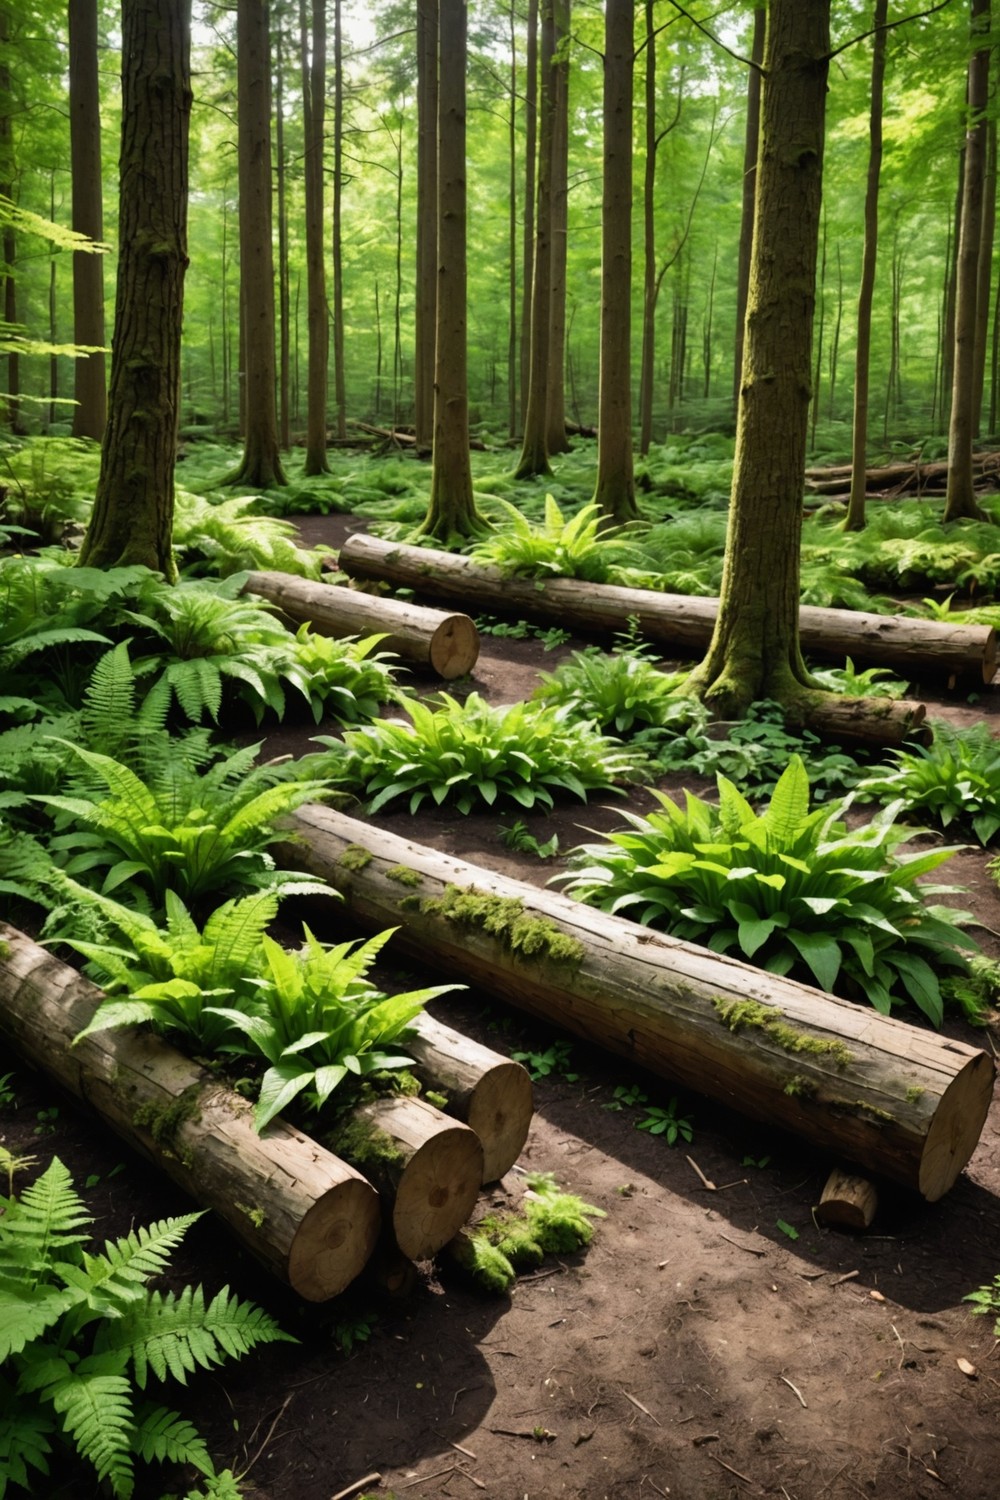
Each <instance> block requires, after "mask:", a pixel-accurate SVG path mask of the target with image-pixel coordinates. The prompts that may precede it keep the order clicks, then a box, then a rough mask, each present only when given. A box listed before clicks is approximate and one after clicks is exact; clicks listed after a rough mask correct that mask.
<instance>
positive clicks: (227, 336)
mask: <svg viewBox="0 0 1000 1500" xmlns="http://www.w3.org/2000/svg"><path fill="white" fill-rule="evenodd" d="M219 282H220V287H219V290H220V295H221V300H222V308H221V314H222V334H221V337H222V426H223V429H224V431H225V432H227V433H228V432H229V421H230V390H231V383H232V368H233V334H232V327H231V324H230V316H229V180H228V178H227V179H226V181H225V183H224V184H223V188H222V265H221V267H220V271H219Z"/></svg>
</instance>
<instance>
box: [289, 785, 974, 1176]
mask: <svg viewBox="0 0 1000 1500" xmlns="http://www.w3.org/2000/svg"><path fill="white" fill-rule="evenodd" d="M288 826H289V828H290V830H292V831H293V833H294V836H295V842H294V844H290V845H289V846H288V855H289V857H290V858H291V857H293V856H294V860H295V861H296V867H297V868H303V862H304V865H305V867H306V868H308V869H309V870H311V871H312V872H313V873H315V874H321V875H323V876H324V877H325V878H326V879H328V880H329V881H330V882H331V884H333V885H334V886H335V887H336V888H337V889H338V890H339V891H340V892H341V893H342V895H343V896H344V898H345V900H346V903H347V907H348V909H349V911H350V912H351V914H352V916H353V917H354V918H355V919H356V920H357V921H358V922H359V924H361V925H363V926H365V927H370V928H375V929H381V928H384V927H386V926H390V925H397V924H398V925H399V928H400V930H399V932H398V934H397V936H396V939H395V942H396V945H397V947H402V948H405V949H407V950H408V951H409V952H410V953H412V954H414V955H416V956H418V957H419V958H420V959H421V960H423V961H424V962H427V963H431V964H433V965H434V967H435V968H437V969H439V970H441V971H444V972H447V973H450V974H453V975H454V976H455V977H457V978H460V979H463V980H466V981H469V982H472V983H475V984H477V985H480V986H481V987H482V988H483V989H485V990H487V991H488V992H490V993H492V994H494V995H496V996H498V997H500V998H502V999H504V1000H507V1001H509V1002H510V1003H511V1004H513V1005H515V1006H517V1007H519V1008H520V1009H523V1010H525V1011H528V1012H529V1013H530V1014H532V1015H535V1016H539V1017H541V1018H543V1019H544V1020H546V1021H549V1022H551V1023H553V1024H556V1025H559V1026H562V1027H565V1028H566V1029H567V1030H568V1031H571V1032H573V1033H574V1034H576V1035H577V1036H580V1037H584V1038H586V1039H587V1040H588V1041H591V1042H595V1043H597V1044H598V1045H600V1046H603V1047H606V1048H608V1049H610V1050H611V1051H613V1052H616V1053H618V1054H620V1055H621V1056H624V1057H627V1058H629V1059H631V1060H632V1061H634V1062H635V1063H637V1064H640V1065H642V1066H643V1067H646V1068H649V1069H651V1070H652V1071H653V1072H656V1073H660V1074H662V1075H663V1076H665V1077H667V1078H670V1079H673V1080H675V1081H676V1082H678V1083H681V1084H684V1085H686V1086H688V1087H690V1088H692V1089H695V1090H698V1091H700V1092H701V1093H704V1094H708V1095H709V1096H711V1097H712V1098H715V1099H718V1100H720V1101H721V1102H722V1103H724V1104H726V1105H728V1106H731V1107H732V1108H734V1109H736V1110H739V1111H742V1112H744V1113H746V1114H748V1115H751V1116H753V1117H755V1118H757V1119H761V1120H765V1121H767V1122H768V1123H771V1124H773V1125H778V1126H781V1127H783V1128H784V1129H786V1130H790V1131H792V1132H793V1133H794V1134H796V1135H799V1136H801V1137H802V1138H804V1139H805V1140H808V1141H810V1142H811V1143H812V1144H813V1145H815V1146H817V1147H818V1148H819V1149H820V1150H821V1151H823V1152H824V1153H836V1154H837V1156H839V1157H846V1158H847V1159H848V1160H850V1161H853V1162H857V1163H861V1164H863V1166H864V1168H865V1169H866V1171H869V1172H873V1173H876V1174H878V1175H882V1176H885V1177H887V1178H890V1179H892V1180H893V1181H895V1182H899V1183H902V1184H903V1185H905V1186H906V1187H909V1188H912V1189H914V1190H916V1191H917V1192H919V1193H921V1194H922V1195H923V1196H924V1197H925V1198H926V1199H927V1200H928V1201H932V1202H933V1201H934V1200H936V1199H938V1198H940V1197H941V1196H942V1194H944V1193H946V1192H947V1191H948V1189H949V1188H950V1187H951V1186H952V1184H953V1183H954V1181H955V1179H956V1177H957V1176H958V1175H959V1173H960V1172H961V1171H962V1168H963V1167H964V1166H965V1164H966V1162H967V1161H968V1160H969V1157H970V1156H971V1155H972V1152H973V1150H974V1149H975V1146H976V1143H977V1141H978V1140H979V1135H980V1132H981V1131H982V1128H983V1124H984V1121H985V1119H986V1114H987V1111H988V1109H989V1104H990V1099H991V1096H992V1090H993V1079H994V1064H993V1061H992V1059H991V1058H990V1057H989V1055H988V1054H987V1053H986V1052H984V1051H982V1050H981V1049H979V1048H975V1047H970V1046H967V1045H966V1044H965V1043H962V1042H956V1041H952V1040H950V1039H948V1038H946V1037H942V1036H939V1035H937V1034H936V1033H934V1032H931V1031H927V1030H924V1029H922V1028H919V1027H916V1026H911V1025H909V1024H907V1023H906V1022H904V1021H899V1020H895V1019H892V1018H890V1017H886V1016H881V1015H879V1014H878V1013H877V1012H876V1011H874V1010H871V1009H869V1008H867V1007H861V1006H855V1005H852V1004H851V1003H850V1002H849V1001H846V1000H839V999H836V998H834V997H833V996H830V995H826V994H824V993H823V992H822V991H820V990H817V989H813V988H811V987H809V986H807V985H801V984H796V983H793V982H792V981H791V980H788V979H782V978H779V977H777V976H774V975H770V974H766V973H764V972H762V971H760V970H758V969H754V968H752V967H751V966H750V965H749V964H745V963H741V962H740V961H738V960H737V959H733V958H729V957H726V956H724V955H716V954H714V953H710V952H709V951H707V950H706V949H703V948H698V947H696V946H694V945H693V944H690V943H685V942H681V941H680V940H679V939H675V938H670V937H667V936H665V935H663V934H661V933H657V932H654V931H652V930H651V929H649V928H645V927H641V926H639V925H638V924H637V923H633V922H629V921H625V920H623V919H622V918H619V917H612V916H609V915H607V914H605V913H603V912H600V911H597V910H595V909H594V908H593V907H588V906H584V905H583V904H581V903H578V902H575V901H572V900H570V899H569V898H568V897H565V896H561V895H556V894H554V893H552V892H549V891H543V890H538V889H537V888H535V887H534V886H531V885H528V884H525V883H523V882H520V881H514V880H509V879H506V878H505V877H503V876H500V875H496V874H494V873H493V872H491V871H489V870H486V869H483V868H481V867H479V866H476V865H472V864H468V863H466V862H464V861H461V860H457V859H453V858H450V857H448V856H444V855H441V854H439V853H438V852H437V851H435V850H433V849H429V848H426V847H424V846H422V845H419V844H414V843H411V842H409V841H408V840H406V839H403V838H400V837H399V836H397V835H395V834H392V833H388V832H386V831H385V830H384V829H381V828H376V827H373V826H371V825H369V824H365V823H361V822H359V821H357V820H356V819H353V818H348V817H346V816H344V815H343V814H341V813H337V812H334V811H332V810H330V809H328V808H323V807H319V806H315V805H309V806H306V807H303V808H300V809H299V810H298V812H297V813H295V814H294V815H293V817H292V818H291V819H290V820H289V821H288ZM278 852H279V857H280V855H281V853H282V851H281V850H280V849H279V851H278ZM401 867H407V868H408V869H410V870H411V871H412V872H413V879H414V884H413V885H412V886H411V888H410V889H409V891H408V892H407V893H406V894H402V893H401V891H400V885H399V879H398V872H399V869H400V868H401ZM389 872H391V875H390V873H389ZM393 877H394V878H393ZM529 955H530V956H529Z"/></svg>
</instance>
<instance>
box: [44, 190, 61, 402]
mask: <svg viewBox="0 0 1000 1500" xmlns="http://www.w3.org/2000/svg"><path fill="white" fill-rule="evenodd" d="M49 218H50V220H51V221H52V223H53V224H54V223H55V221H56V174H55V172H50V173H49ZM57 293H58V285H57V273H56V255H55V252H54V251H52V252H51V253H50V255H49V343H50V344H51V345H52V347H53V348H55V346H56V344H58V342H59V301H58V295H57ZM58 401H59V359H58V356H57V355H55V354H50V355H49V415H48V420H47V422H46V424H45V428H46V431H49V430H51V428H52V427H53V426H54V424H55V420H56V406H57V404H58Z"/></svg>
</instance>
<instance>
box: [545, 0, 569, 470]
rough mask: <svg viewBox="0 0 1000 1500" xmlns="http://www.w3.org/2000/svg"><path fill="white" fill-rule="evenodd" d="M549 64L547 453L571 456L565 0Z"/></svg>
mask: <svg viewBox="0 0 1000 1500" xmlns="http://www.w3.org/2000/svg"><path fill="white" fill-rule="evenodd" d="M553 25H554V33H553V36H554V41H555V51H554V53H553V59H552V180H551V193H552V221H551V227H552V234H551V244H552V259H551V276H550V292H549V369H548V375H547V377H546V392H545V401H546V411H547V414H548V420H547V423H546V430H545V447H546V450H547V452H548V455H549V457H550V458H551V457H552V455H553V454H554V453H568V452H569V447H570V443H569V438H568V437H567V435H566V382H565V367H566V251H567V207H568V201H569V181H568V178H569V35H570V32H569V0H555V4H554V6H553Z"/></svg>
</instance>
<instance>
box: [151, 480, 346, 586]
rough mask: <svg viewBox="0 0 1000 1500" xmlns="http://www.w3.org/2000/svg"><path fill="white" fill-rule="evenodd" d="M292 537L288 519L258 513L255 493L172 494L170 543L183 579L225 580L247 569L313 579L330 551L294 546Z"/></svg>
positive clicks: (257, 499) (293, 529)
mask: <svg viewBox="0 0 1000 1500" xmlns="http://www.w3.org/2000/svg"><path fill="white" fill-rule="evenodd" d="M296 535H297V532H296V530H295V527H294V525H293V524H292V522H291V521H284V520H279V519H278V518H277V517H276V516H272V515H261V514H260V500H259V497H258V496H257V495H241V496H237V497H230V498H228V499H223V498H221V497H219V498H211V499H206V498H205V497H203V496H201V495H195V494H192V493H191V492H190V490H184V489H178V490H177V491H176V493H175V496H174V532H173V543H174V548H175V550H176V552H177V554H178V564H179V566H180V570H181V573H182V574H183V575H184V577H186V578H201V577H221V578H227V577H228V576H229V575H230V574H231V573H242V572H243V571H244V570H247V571H249V570H252V569H260V570H268V569H274V570H275V571H277V572H280V573H293V574H296V575H297V576H298V577H300V578H319V576H320V568H321V565H322V560H323V556H324V555H325V554H329V552H330V549H329V548H326V547H316V548H309V549H307V548H304V547H299V546H298V545H297V544H296V542H295V537H296Z"/></svg>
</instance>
